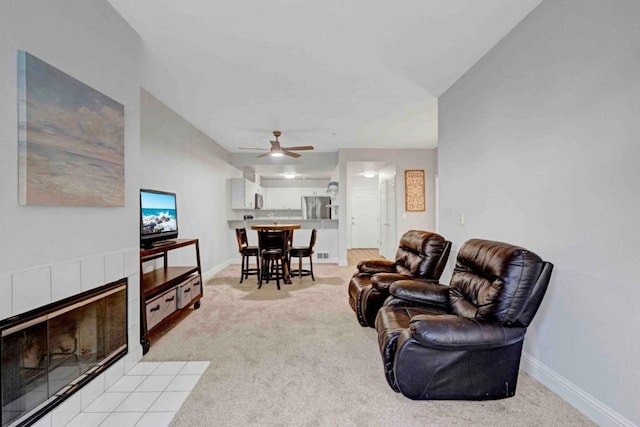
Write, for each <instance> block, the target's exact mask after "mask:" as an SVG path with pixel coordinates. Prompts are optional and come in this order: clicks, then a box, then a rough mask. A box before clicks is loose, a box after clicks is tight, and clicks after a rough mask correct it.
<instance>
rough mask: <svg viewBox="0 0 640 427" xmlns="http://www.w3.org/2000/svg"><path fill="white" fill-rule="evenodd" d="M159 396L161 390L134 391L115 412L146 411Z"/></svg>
mask: <svg viewBox="0 0 640 427" xmlns="http://www.w3.org/2000/svg"><path fill="white" fill-rule="evenodd" d="M159 396H160V392H159V391H150V392H147V391H134V392H133V393H131V394H130V395H129V396H127V398H126V399H125V400H124V401H123V402H122V403H121V404H120V405H119V406H118V407H117V408H116V410H115V411H114V412H146V411H147V410H148V409H149V408H150V407H151V405H152V404H153V402H155V401H156V399H157V398H158V397H159Z"/></svg>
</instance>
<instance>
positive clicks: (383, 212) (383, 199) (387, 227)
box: [379, 177, 397, 260]
mask: <svg viewBox="0 0 640 427" xmlns="http://www.w3.org/2000/svg"><path fill="white" fill-rule="evenodd" d="M379 191H380V255H382V256H383V257H385V258H387V259H391V260H392V259H394V258H395V254H396V247H397V242H396V191H395V177H390V178H388V179H384V180H382V181H381V182H380V188H379Z"/></svg>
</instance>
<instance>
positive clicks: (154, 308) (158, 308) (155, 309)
mask: <svg viewBox="0 0 640 427" xmlns="http://www.w3.org/2000/svg"><path fill="white" fill-rule="evenodd" d="M158 310H160V304H158V305H156V306H155V307H153V308H152V309H151V310H149V311H150V312H153V311H158Z"/></svg>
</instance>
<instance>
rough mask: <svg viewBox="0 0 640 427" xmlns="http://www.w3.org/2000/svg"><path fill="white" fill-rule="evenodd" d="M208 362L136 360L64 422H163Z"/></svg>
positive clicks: (151, 425) (151, 426)
mask: <svg viewBox="0 0 640 427" xmlns="http://www.w3.org/2000/svg"><path fill="white" fill-rule="evenodd" d="M209 363H210V362H140V363H138V364H137V365H136V366H134V367H133V368H132V369H131V370H130V371H129V372H128V373H127V374H126V375H125V376H123V377H122V378H120V379H119V380H118V381H116V383H115V384H113V385H112V386H111V387H110V388H109V389H108V390H107V391H105V392H104V393H102V394H101V395H100V396H98V397H97V398H96V400H94V401H93V402H92V403H90V404H89V405H88V406H87V407H86V408H85V409H83V410H82V412H81V413H80V414H78V415H77V416H76V417H75V418H73V419H72V420H71V421H70V422H69V423H68V424H67V426H69V427H98V426H100V427H106V426H117V427H133V426H135V427H161V426H167V425H169V423H170V422H171V420H172V419H173V416H174V415H175V413H176V412H178V409H180V406H182V404H183V403H184V401H185V400H186V399H187V396H189V392H190V391H191V390H192V389H193V387H195V385H196V383H197V382H198V380H199V379H200V377H201V376H202V374H203V373H204V371H205V370H206V369H207V367H208V366H209Z"/></svg>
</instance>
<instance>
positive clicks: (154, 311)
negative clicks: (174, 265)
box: [145, 288, 178, 329]
mask: <svg viewBox="0 0 640 427" xmlns="http://www.w3.org/2000/svg"><path fill="white" fill-rule="evenodd" d="M145 307H146V314H147V328H148V329H151V328H153V327H154V326H156V325H157V324H158V323H160V322H162V321H163V320H164V319H165V318H166V317H168V316H169V315H171V314H172V313H173V312H174V311H176V309H177V307H178V295H177V292H176V288H173V289H171V290H170V291H168V292H165V293H163V294H162V295H160V296H157V297H155V298H154V299H152V300H149V301H147V302H146V304H145Z"/></svg>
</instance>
